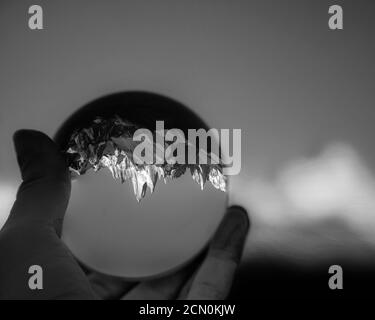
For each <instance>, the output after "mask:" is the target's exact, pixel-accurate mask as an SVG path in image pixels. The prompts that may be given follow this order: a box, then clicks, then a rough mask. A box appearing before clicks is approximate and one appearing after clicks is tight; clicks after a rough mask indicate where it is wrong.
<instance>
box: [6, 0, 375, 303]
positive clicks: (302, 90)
mask: <svg viewBox="0 0 375 320" xmlns="http://www.w3.org/2000/svg"><path fill="white" fill-rule="evenodd" d="M32 4H39V5H41V6H42V7H43V10H44V30H41V31H31V30H30V29H29V28H28V24H27V23H28V16H29V15H28V8H29V6H30V5H32ZM332 4H338V5H341V6H342V7H343V10H344V30H339V31H332V30H330V29H329V28H328V18H329V15H328V8H329V6H330V5H332ZM374 17H375V3H374V2H373V1H371V0H369V1H364V0H362V1H349V0H347V1H342V0H341V1H339V0H337V1H333V2H332V1H325V0H322V1H305V0H285V1H276V0H273V1H269V0H257V1H253V0H246V1H239V0H236V1H229V0H226V1H223V0H215V1H213V0H211V1H208V0H205V1H194V0H191V1H176V0H174V1H172V0H170V1H164V0H159V1H143V0H137V1H116V0H114V1H94V0H90V1H83V0H82V1H71V0H64V1H43V0H39V1H37V2H35V1H21V0H18V1H11V0H2V1H1V2H0V40H1V49H0V70H1V71H0V88H1V89H0V143H1V152H0V226H1V225H2V223H3V222H4V221H5V219H6V217H7V214H8V212H9V209H10V207H11V205H12V203H13V201H14V198H15V192H16V189H17V185H18V184H19V182H20V175H19V172H18V167H17V162H16V158H15V155H14V151H13V145H12V134H13V132H14V131H15V130H17V129H19V128H32V129H38V130H42V131H44V132H46V133H47V134H49V135H50V136H52V135H53V134H54V133H55V131H56V129H57V128H58V126H59V125H60V124H61V123H62V121H63V120H64V119H66V118H67V117H68V116H69V115H70V114H71V113H72V112H73V111H75V110H76V109H77V108H79V107H80V106H82V105H84V104H85V103H87V102H88V101H90V100H92V99H94V98H97V97H99V96H101V95H104V94H107V93H112V92H116V91H122V90H133V89H134V90H138V89H139V90H147V91H153V92H156V93H161V94H165V95H167V96H170V97H172V98H175V99H177V100H179V101H181V102H182V103H184V104H186V105H187V106H189V107H191V108H192V109H193V110H195V111H196V112H197V113H198V114H199V115H200V116H201V117H202V118H203V119H205V120H206V121H207V122H208V124H209V125H210V126H211V127H216V128H241V129H242V171H241V174H240V175H239V176H237V177H235V178H234V179H233V181H232V188H233V190H232V191H233V193H232V195H233V196H232V201H234V202H237V203H241V204H242V205H244V206H245V207H246V208H248V210H249V212H250V214H251V218H252V232H251V234H250V236H249V238H248V241H247V245H246V248H245V252H244V261H243V264H242V266H241V269H240V271H239V277H238V278H237V282H236V283H235V285H234V288H233V293H232V297H233V298H250V297H252V296H264V297H281V296H282V297H304V296H309V297H346V296H366V294H368V290H370V289H371V286H372V285H373V284H375V281H374V280H373V274H375V149H374V143H373V141H374V139H373V137H374V134H373V131H374V130H373V127H374V122H375V108H374V106H373V104H374V101H375V82H374V76H375V62H374V57H375V42H374V40H373V39H374V31H375V19H374ZM331 264H340V265H341V266H342V267H343V269H344V290H342V291H337V290H336V291H330V290H329V289H328V285H327V283H328V278H329V275H328V268H329V266H330V265H331Z"/></svg>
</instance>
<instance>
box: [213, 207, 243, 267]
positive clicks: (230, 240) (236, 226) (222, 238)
mask: <svg viewBox="0 0 375 320" xmlns="http://www.w3.org/2000/svg"><path fill="white" fill-rule="evenodd" d="M249 227H250V221H249V216H248V214H247V212H246V210H245V209H244V208H242V207H239V206H232V207H230V208H228V209H227V212H226V215H225V217H224V219H223V221H222V222H221V224H220V226H219V228H218V230H217V232H216V234H215V236H214V239H213V241H212V244H211V249H214V250H220V251H224V252H228V253H230V254H233V255H234V258H235V259H236V260H239V259H240V257H241V253H242V248H243V244H244V242H245V239H246V236H247V233H248V231H249Z"/></svg>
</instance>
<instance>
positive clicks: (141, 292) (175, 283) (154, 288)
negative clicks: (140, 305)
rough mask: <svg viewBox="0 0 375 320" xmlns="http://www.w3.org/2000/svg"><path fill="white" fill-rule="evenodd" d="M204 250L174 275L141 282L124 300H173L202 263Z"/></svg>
mask: <svg viewBox="0 0 375 320" xmlns="http://www.w3.org/2000/svg"><path fill="white" fill-rule="evenodd" d="M204 256H205V252H202V253H201V254H200V255H199V256H198V257H197V258H195V259H194V261H192V262H191V263H189V264H188V265H187V266H185V267H184V268H182V269H181V270H179V271H177V272H175V273H174V274H172V275H169V276H165V277H162V278H159V279H155V280H149V281H145V282H142V283H140V284H139V285H137V286H136V287H134V288H133V289H132V290H130V292H129V293H128V294H127V295H125V296H124V297H123V299H124V300H172V299H175V298H177V296H178V295H179V292H180V291H181V289H182V288H183V287H184V284H185V283H186V281H187V280H188V279H189V278H190V277H191V275H192V274H193V272H194V270H195V269H196V268H197V266H198V265H199V264H200V263H201V261H202V259H203V257H204Z"/></svg>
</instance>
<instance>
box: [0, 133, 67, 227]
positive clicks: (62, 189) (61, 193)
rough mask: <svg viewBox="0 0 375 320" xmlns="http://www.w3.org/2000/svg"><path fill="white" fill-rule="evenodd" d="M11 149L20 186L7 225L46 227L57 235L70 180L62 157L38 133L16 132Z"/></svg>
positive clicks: (44, 136) (49, 141)
mask: <svg viewBox="0 0 375 320" xmlns="http://www.w3.org/2000/svg"><path fill="white" fill-rule="evenodd" d="M14 145H15V150H16V154H17V160H18V164H19V167H20V170H21V176H22V180H23V182H22V184H21V186H20V188H19V189H18V193H17V199H16V201H15V203H14V205H13V208H12V210H11V214H10V216H9V219H8V222H7V224H12V223H16V222H20V221H33V222H37V223H42V224H49V225H52V226H53V227H54V228H55V230H56V232H57V233H58V234H60V233H61V226H62V220H63V217H64V214H65V210H66V208H67V205H68V200H69V196H70V176H69V171H68V169H67V167H66V165H65V161H64V159H63V157H62V155H61V154H60V152H59V150H58V148H57V146H56V144H55V143H54V142H53V141H52V140H51V139H50V138H49V137H48V136H46V135H45V134H44V133H42V132H39V131H34V130H20V131H17V132H16V133H15V134H14Z"/></svg>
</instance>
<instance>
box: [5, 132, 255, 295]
mask: <svg viewBox="0 0 375 320" xmlns="http://www.w3.org/2000/svg"><path fill="white" fill-rule="evenodd" d="M14 143H15V149H16V153H17V159H18V163H19V166H20V169H21V175H22V180H23V182H22V184H21V186H20V188H19V190H18V193H17V199H16V201H15V203H14V205H13V208H12V210H11V213H10V215H9V218H8V220H7V222H6V224H5V225H4V227H3V229H2V230H1V231H0V261H1V262H0V298H2V299H97V298H124V299H175V298H181V299H185V298H186V299H224V298H226V297H227V295H228V293H229V290H230V287H231V284H232V280H233V276H234V273H235V270H236V268H237V266H238V264H239V261H240V258H241V254H242V249H243V244H244V241H245V239H246V235H247V232H248V229H249V220H248V216H247V213H246V212H245V211H244V210H243V209H241V208H240V207H232V208H229V209H228V210H227V213H226V216H225V218H224V219H223V221H222V223H221V225H220V227H219V228H218V230H217V232H216V234H215V236H214V237H213V239H212V241H211V244H210V246H209V248H208V250H207V253H206V254H205V256H204V257H203V258H202V257H201V258H200V259H198V261H195V262H194V263H192V264H190V265H189V266H187V267H185V268H183V269H182V270H180V271H178V272H176V273H175V274H173V275H170V276H167V277H164V278H161V279H157V280H150V281H147V282H142V283H139V284H135V283H129V282H125V281H123V280H121V279H119V278H115V277H110V276H105V275H101V274H99V273H96V272H93V273H91V274H89V275H88V276H86V274H85V273H84V272H83V270H82V269H81V267H80V266H79V265H78V263H77V262H76V260H75V259H74V257H73V256H72V254H71V253H70V251H69V250H68V248H67V247H66V246H65V245H64V243H63V242H62V241H61V240H60V236H61V230H62V223H63V219H64V215H65V211H66V209H67V205H68V201H69V197H70V188H71V185H70V175H69V171H68V169H67V167H66V165H65V162H64V159H63V157H62V156H61V154H60V152H59V150H58V148H57V146H56V145H55V143H54V142H53V141H52V140H51V139H50V138H49V137H47V136H46V135H45V134H43V133H41V132H37V131H31V130H21V131H18V132H16V134H15V135H14ZM31 265H40V266H42V268H43V290H30V288H29V286H28V281H29V278H30V276H31V275H30V274H29V273H28V270H29V267H30V266H31ZM196 265H199V267H198V268H196Z"/></svg>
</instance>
